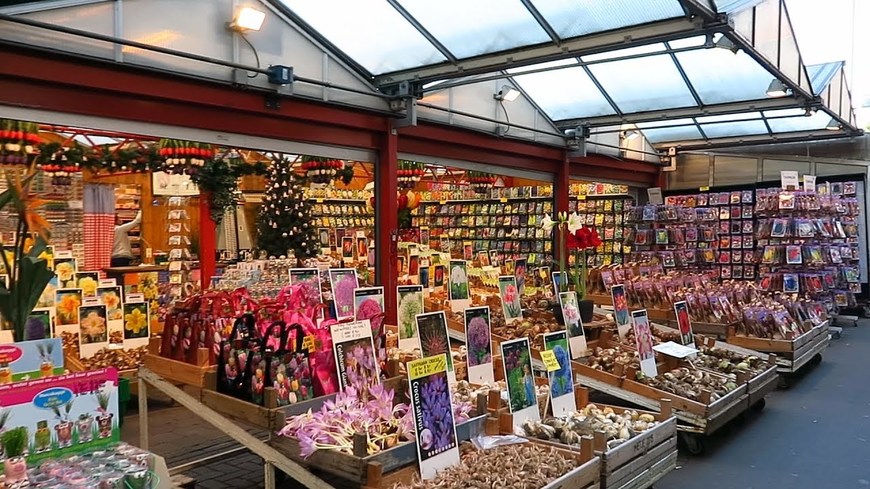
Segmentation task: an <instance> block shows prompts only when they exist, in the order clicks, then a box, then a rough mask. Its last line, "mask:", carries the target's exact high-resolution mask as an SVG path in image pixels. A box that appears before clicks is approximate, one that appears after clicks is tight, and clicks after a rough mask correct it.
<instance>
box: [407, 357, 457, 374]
mask: <svg viewBox="0 0 870 489" xmlns="http://www.w3.org/2000/svg"><path fill="white" fill-rule="evenodd" d="M446 371H447V355H446V354H444V353H442V354H440V355H436V356H432V357H426V358H421V359H419V360H414V361H412V362H408V378H409V379H410V380H416V379H419V378H422V377H428V376H430V375H432V374H435V373H438V372H446Z"/></svg>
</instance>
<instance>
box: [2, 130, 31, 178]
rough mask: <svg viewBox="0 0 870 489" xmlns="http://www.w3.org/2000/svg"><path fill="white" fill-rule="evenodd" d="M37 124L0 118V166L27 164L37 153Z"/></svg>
mask: <svg viewBox="0 0 870 489" xmlns="http://www.w3.org/2000/svg"><path fill="white" fill-rule="evenodd" d="M38 144H39V124H36V123H35V122H23V121H16V120H11V119H0V167H7V168H8V167H12V168H15V167H19V168H20V167H25V166H28V165H29V164H30V163H31V162H33V159H34V158H35V157H36V155H37V154H38V150H37V145H38Z"/></svg>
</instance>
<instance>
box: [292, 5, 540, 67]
mask: <svg viewBox="0 0 870 489" xmlns="http://www.w3.org/2000/svg"><path fill="white" fill-rule="evenodd" d="M309 1H310V0H309ZM348 3H352V2H348ZM399 3H400V4H401V5H402V7H404V8H405V10H407V11H408V13H410V14H411V16H413V17H414V18H415V19H416V20H417V21H418V22H420V24H422V26H423V27H424V28H425V29H426V30H427V31H429V33H431V34H432V35H433V36H435V39H437V40H438V41H439V42H441V44H443V45H444V46H446V47H447V49H448V50H449V51H450V52H451V53H452V54H453V55H454V56H456V57H457V58H468V57H471V56H477V55H479V54H486V53H493V52H496V51H505V50H508V49H512V48H516V47H519V46H526V45H531V44H540V43H542V42H547V41H550V36H549V35H547V32H546V31H544V29H543V28H542V27H541V25H540V24H538V22H537V21H536V20H535V18H534V17H533V16H532V14H531V12H529V10H528V9H527V8H526V7H525V6H523V3H522V2H521V1H520V0H474V1H473V2H469V1H467V0H439V1H437V2H432V1H429V0H401V1H400V2H399ZM457 12H462V14H461V15H457Z"/></svg>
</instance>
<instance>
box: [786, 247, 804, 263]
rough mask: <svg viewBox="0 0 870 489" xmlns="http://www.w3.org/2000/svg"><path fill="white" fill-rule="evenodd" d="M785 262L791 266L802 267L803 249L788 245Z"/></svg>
mask: <svg viewBox="0 0 870 489" xmlns="http://www.w3.org/2000/svg"><path fill="white" fill-rule="evenodd" d="M785 262H786V263H788V264H789V265H800V264H801V263H803V256H802V255H801V247H800V246H797V245H788V246H786V247H785Z"/></svg>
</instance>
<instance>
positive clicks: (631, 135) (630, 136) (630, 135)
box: [622, 129, 640, 141]
mask: <svg viewBox="0 0 870 489" xmlns="http://www.w3.org/2000/svg"><path fill="white" fill-rule="evenodd" d="M638 136H640V131H637V130H635V129H629V130H627V131H623V132H622V137H623V138H625V140H626V141H631V140H634V139H637V138H638Z"/></svg>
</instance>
